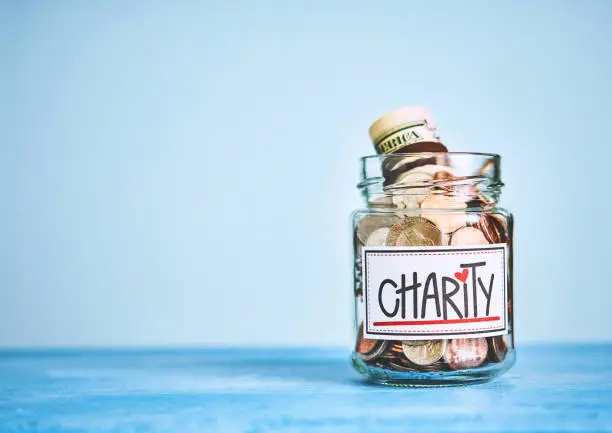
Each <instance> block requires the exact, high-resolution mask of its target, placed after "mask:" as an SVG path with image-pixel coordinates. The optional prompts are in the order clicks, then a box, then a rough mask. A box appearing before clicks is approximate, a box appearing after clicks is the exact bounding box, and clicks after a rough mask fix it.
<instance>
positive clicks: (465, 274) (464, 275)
mask: <svg viewBox="0 0 612 433" xmlns="http://www.w3.org/2000/svg"><path fill="white" fill-rule="evenodd" d="M467 277H468V270H467V269H464V270H463V272H461V273H459V272H455V278H456V279H458V280H461V282H462V283H465V280H467Z"/></svg>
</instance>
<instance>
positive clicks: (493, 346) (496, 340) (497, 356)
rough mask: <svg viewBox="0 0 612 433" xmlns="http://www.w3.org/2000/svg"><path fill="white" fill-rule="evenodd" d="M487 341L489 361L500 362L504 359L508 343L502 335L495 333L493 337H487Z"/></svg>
mask: <svg viewBox="0 0 612 433" xmlns="http://www.w3.org/2000/svg"><path fill="white" fill-rule="evenodd" d="M487 340H488V341H489V355H488V356H487V359H488V360H489V361H491V362H502V361H503V360H504V359H506V354H507V353H508V343H507V342H506V339H505V338H504V336H503V335H497V336H495V337H488V338H487Z"/></svg>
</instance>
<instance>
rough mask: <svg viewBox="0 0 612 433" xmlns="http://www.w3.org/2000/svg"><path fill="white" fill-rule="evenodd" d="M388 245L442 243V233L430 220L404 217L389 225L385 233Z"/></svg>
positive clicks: (402, 245)
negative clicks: (387, 232) (389, 227)
mask: <svg viewBox="0 0 612 433" xmlns="http://www.w3.org/2000/svg"><path fill="white" fill-rule="evenodd" d="M386 245H388V246H398V247H400V246H401V247H406V246H435V245H442V233H440V230H438V228H437V227H436V225H435V224H434V223H432V222H431V221H429V220H427V219H425V218H421V217H404V218H403V219H402V220H401V222H399V223H397V224H394V225H393V226H391V229H390V230H389V234H388V235H387V241H386Z"/></svg>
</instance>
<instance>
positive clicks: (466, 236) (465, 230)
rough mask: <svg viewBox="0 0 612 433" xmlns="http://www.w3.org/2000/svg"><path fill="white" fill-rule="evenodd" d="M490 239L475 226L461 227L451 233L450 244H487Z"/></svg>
mask: <svg viewBox="0 0 612 433" xmlns="http://www.w3.org/2000/svg"><path fill="white" fill-rule="evenodd" d="M488 243H489V241H487V238H485V236H484V234H483V233H482V232H481V231H480V230H478V229H477V228H475V227H461V228H460V229H458V230H455V231H454V232H453V234H452V235H451V240H450V244H451V245H453V246H462V245H487V244H488Z"/></svg>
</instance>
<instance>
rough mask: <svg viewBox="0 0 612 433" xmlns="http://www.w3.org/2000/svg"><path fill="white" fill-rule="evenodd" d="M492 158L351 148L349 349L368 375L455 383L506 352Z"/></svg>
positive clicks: (491, 373)
mask: <svg viewBox="0 0 612 433" xmlns="http://www.w3.org/2000/svg"><path fill="white" fill-rule="evenodd" d="M421 135H422V134H421ZM394 143H396V142H392V144H393V146H395V144H394ZM388 147H389V148H390V147H392V146H391V145H390V146H388ZM395 147H397V146H395ZM500 159H501V158H500V157H499V156H498V155H494V154H484V153H461V152H445V151H441V152H439V151H436V152H423V151H419V152H414V153H410V152H409V151H406V149H404V151H403V152H393V153H388V154H380V155H373V156H367V157H364V158H362V159H361V173H362V177H361V182H360V183H359V185H358V188H359V189H360V191H361V192H362V194H363V197H364V199H365V206H364V208H363V209H360V210H357V211H355V212H354V213H353V233H354V302H355V305H354V306H355V313H354V314H355V316H354V317H355V321H354V331H355V348H354V351H353V354H352V358H351V360H352V364H353V366H354V368H355V369H356V370H357V371H358V372H359V373H361V374H362V375H363V376H365V377H366V378H367V379H369V380H370V381H372V382H375V383H379V384H387V385H404V386H442V385H459V384H467V383H474V382H484V381H487V380H490V379H491V378H493V377H495V376H497V375H499V374H501V373H503V372H505V371H507V370H508V369H509V368H510V367H511V366H512V365H513V364H514V361H515V351H514V334H513V330H514V320H513V279H512V270H513V269H512V254H513V240H512V239H513V238H512V236H513V217H512V214H511V213H510V212H508V211H507V210H505V209H503V208H501V207H499V205H498V201H499V197H500V192H501V188H502V186H503V184H502V181H501V178H500Z"/></svg>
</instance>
